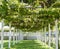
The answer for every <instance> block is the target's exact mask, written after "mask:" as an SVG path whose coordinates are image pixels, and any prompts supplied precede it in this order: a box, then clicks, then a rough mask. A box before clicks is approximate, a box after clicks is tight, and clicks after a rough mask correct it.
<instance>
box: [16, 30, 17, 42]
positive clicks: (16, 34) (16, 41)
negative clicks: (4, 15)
mask: <svg viewBox="0 0 60 49" xmlns="http://www.w3.org/2000/svg"><path fill="white" fill-rule="evenodd" d="M16 43H17V29H16Z"/></svg>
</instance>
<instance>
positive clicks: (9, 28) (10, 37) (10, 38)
mask: <svg viewBox="0 0 60 49" xmlns="http://www.w3.org/2000/svg"><path fill="white" fill-rule="evenodd" d="M9 27H10V28H9V48H10V47H11V23H9Z"/></svg>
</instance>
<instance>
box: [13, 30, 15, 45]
mask: <svg viewBox="0 0 60 49" xmlns="http://www.w3.org/2000/svg"><path fill="white" fill-rule="evenodd" d="M14 44H15V30H14V32H13V45H14Z"/></svg>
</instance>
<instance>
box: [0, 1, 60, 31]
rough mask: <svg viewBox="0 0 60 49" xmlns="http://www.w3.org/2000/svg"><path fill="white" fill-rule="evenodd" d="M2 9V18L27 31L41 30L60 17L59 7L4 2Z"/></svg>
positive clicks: (0, 7)
mask: <svg viewBox="0 0 60 49" xmlns="http://www.w3.org/2000/svg"><path fill="white" fill-rule="evenodd" d="M3 7H5V8H4V9H3ZM0 9H2V10H1V12H0V15H1V18H4V19H5V20H6V22H7V23H9V22H11V24H12V26H14V27H15V28H18V29H21V30H25V31H32V30H34V31H35V30H36V31H37V30H40V29H42V28H43V27H46V26H47V25H48V23H50V24H51V25H54V24H53V22H54V21H55V20H56V19H58V20H59V19H60V9H59V8H34V7H32V8H26V7H25V6H20V4H15V3H11V4H10V3H9V2H6V3H5V2H4V4H3V5H0ZM37 9H39V10H37ZM2 11H4V12H2Z"/></svg>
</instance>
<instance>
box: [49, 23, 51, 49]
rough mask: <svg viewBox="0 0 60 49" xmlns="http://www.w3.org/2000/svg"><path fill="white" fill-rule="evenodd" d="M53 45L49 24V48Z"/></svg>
mask: <svg viewBox="0 0 60 49" xmlns="http://www.w3.org/2000/svg"><path fill="white" fill-rule="evenodd" d="M50 47H51V29H50V24H49V48H50Z"/></svg>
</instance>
